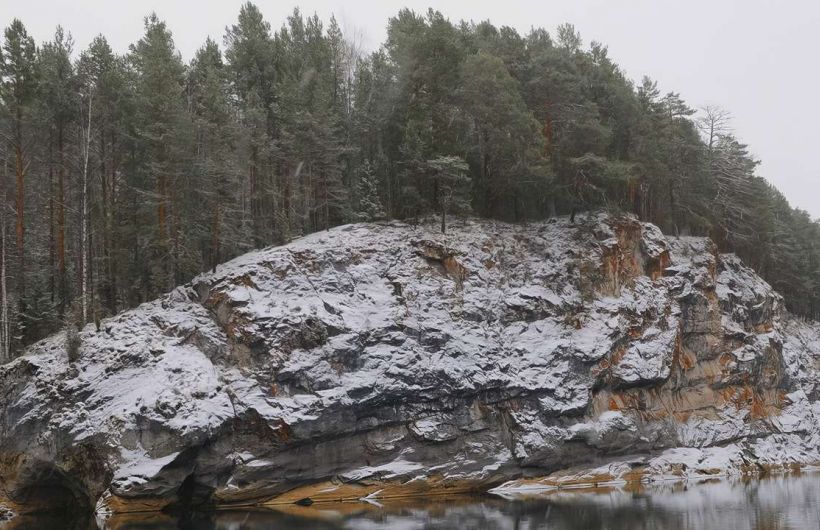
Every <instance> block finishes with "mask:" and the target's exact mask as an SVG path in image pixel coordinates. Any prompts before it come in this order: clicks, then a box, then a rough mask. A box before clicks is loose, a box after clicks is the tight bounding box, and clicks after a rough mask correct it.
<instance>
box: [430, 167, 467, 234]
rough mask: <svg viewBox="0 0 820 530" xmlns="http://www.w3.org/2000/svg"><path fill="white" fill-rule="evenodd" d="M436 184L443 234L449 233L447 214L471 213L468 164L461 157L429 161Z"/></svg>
mask: <svg viewBox="0 0 820 530" xmlns="http://www.w3.org/2000/svg"><path fill="white" fill-rule="evenodd" d="M427 165H428V166H429V168H430V170H431V173H432V176H433V181H434V183H435V197H436V204H437V206H438V208H439V212H440V213H441V233H442V234H444V233H446V231H447V213H465V212H469V211H470V192H471V188H472V179H471V178H470V176H469V175H468V174H467V170H468V167H467V163H466V162H465V161H464V159H463V158H461V157H459V156H440V157H437V158H434V159H432V160H428V161H427Z"/></svg>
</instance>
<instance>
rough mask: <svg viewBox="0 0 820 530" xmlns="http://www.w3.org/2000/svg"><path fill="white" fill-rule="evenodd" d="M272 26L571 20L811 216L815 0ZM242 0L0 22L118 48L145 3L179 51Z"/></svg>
mask: <svg viewBox="0 0 820 530" xmlns="http://www.w3.org/2000/svg"><path fill="white" fill-rule="evenodd" d="M256 3H257V5H258V6H259V7H260V9H261V10H262V12H263V13H264V14H265V16H266V17H267V19H268V21H269V22H270V23H271V25H272V26H273V27H274V28H278V27H279V26H280V25H281V24H282V22H284V20H285V17H286V16H287V15H288V14H289V13H290V12H291V11H292V9H293V7H294V6H296V5H298V6H299V7H300V8H301V9H302V11H303V12H305V13H308V14H312V13H313V12H317V13H318V14H319V16H320V17H322V18H324V19H325V20H327V18H328V17H329V16H330V14H331V13H335V14H336V18H337V19H338V20H339V22H340V24H341V25H342V26H343V27H344V28H345V30H346V31H351V30H354V29H355V30H357V31H362V32H363V33H364V35H365V39H366V44H367V45H368V46H369V47H371V48H374V47H377V46H378V44H380V43H381V42H382V41H383V39H384V36H385V27H386V23H387V19H388V17H390V16H392V15H393V14H395V13H396V12H397V11H398V9H399V8H401V7H404V6H407V7H410V8H413V9H415V10H417V11H422V12H423V11H426V9H427V7H430V6H432V7H434V8H436V9H438V10H440V11H442V12H443V13H444V14H445V15H447V16H448V17H450V18H451V19H452V20H454V21H456V20H459V19H468V20H474V21H480V20H484V19H490V20H491V21H492V22H493V23H494V24H496V25H497V26H501V25H509V26H512V27H514V28H516V29H518V30H519V32H521V33H526V32H527V31H528V30H529V28H530V27H532V26H543V27H545V28H547V29H548V30H553V29H554V28H555V27H556V26H557V25H558V24H560V23H562V22H571V23H573V24H575V26H576V28H577V29H578V30H579V31H580V32H581V35H582V36H583V38H584V41H585V43H589V41H590V40H597V41H600V42H603V43H604V44H606V45H607V46H609V50H610V56H611V57H612V58H613V59H614V60H615V61H616V62H617V63H618V64H619V65H620V66H621V67H622V68H623V69H624V70H625V71H626V73H627V74H628V75H629V76H630V77H631V78H633V79H636V80H639V79H640V78H641V76H643V75H645V74H646V75H649V76H650V77H652V78H653V79H655V80H657V81H658V83H659V86H660V88H661V90H662V91H664V92H665V91H669V90H674V91H676V92H680V93H681V95H682V96H683V97H684V98H685V99H686V101H687V102H688V103H689V104H690V105H692V106H695V107H699V106H703V105H707V104H714V105H719V106H721V107H724V108H726V109H727V110H729V111H730V112H731V113H732V114H733V116H734V128H735V132H736V133H737V135H738V136H739V137H740V138H741V139H742V140H743V141H745V142H746V143H748V144H749V145H750V146H751V149H752V152H753V153H754V154H755V155H756V156H757V157H758V158H760V159H761V160H762V162H763V164H762V166H761V168H760V171H759V173H760V174H761V175H763V176H765V177H767V178H768V179H769V180H770V181H771V182H772V183H774V184H775V185H776V186H777V187H778V188H779V189H780V190H781V191H783V192H784V193H785V195H786V197H788V199H789V201H790V202H791V203H792V205H795V206H799V207H800V208H803V209H806V210H808V211H809V212H810V213H811V214H812V216H813V217H820V179H818V177H817V171H818V168H820V146H818V145H817V142H818V139H820V138H819V137H820V135H818V129H817V126H818V124H820V107H818V105H817V104H816V91H817V87H818V81H819V80H820V73H819V72H818V68H817V60H816V50H817V39H816V36H815V34H814V32H815V31H817V28H820V3H818V2H814V1H810V0H803V1H798V0H789V1H780V2H776V1H774V0H772V1H765V0H686V1H683V0H680V1H675V2H673V1H671V0H530V1H525V0H495V1H491V2H489V1H479V0H473V1H469V0H451V1H447V2H443V1H438V2H436V1H433V0H427V1H417V0H381V1H375V0H368V1H347V2H344V1H339V0H302V1H297V0H291V1H290V2H288V1H283V0H257V2H256ZM241 4H242V1H241V0H199V1H194V0H164V1H161V0H142V1H130V0H0V24H2V25H3V26H6V25H7V24H8V23H9V22H10V21H11V19H12V17H18V18H20V19H22V20H23V22H24V23H25V24H26V27H27V28H28V29H29V32H30V33H31V34H32V35H33V36H34V37H35V38H36V39H37V41H38V43H39V42H42V41H43V40H45V39H48V38H50V37H51V35H52V34H53V30H54V27H55V26H56V25H57V24H61V25H63V27H65V28H66V29H67V30H69V31H71V33H72V34H73V35H74V38H75V40H76V42H77V45H78V47H80V48H82V47H85V46H86V45H87V44H88V43H89V42H90V40H91V39H92V38H93V37H94V35H96V34H98V33H103V34H104V35H105V36H106V37H107V38H108V40H109V42H110V43H111V45H112V46H113V47H114V48H115V50H117V51H120V52H123V51H125V50H126V49H127V47H128V44H130V43H132V42H135V41H136V40H138V39H139V37H140V35H141V34H142V23H143V22H142V19H143V17H144V16H145V15H146V14H148V13H150V12H151V11H156V12H157V14H158V15H159V16H160V17H161V18H162V19H164V20H165V21H166V22H167V23H168V26H169V27H170V29H171V30H172V31H173V33H174V37H175V40H176V44H177V47H178V48H179V49H180V51H181V52H182V55H183V57H184V58H185V59H186V60H188V59H190V57H191V56H192V54H193V52H194V50H196V48H198V47H199V46H200V45H201V44H202V42H203V41H204V40H205V37H206V36H208V35H210V36H212V37H214V38H215V39H216V40H217V41H218V42H220V43H221V42H222V35H223V34H224V29H225V26H226V25H228V24H231V23H233V22H234V21H235V19H236V15H237V13H238V11H239V6H240V5H241Z"/></svg>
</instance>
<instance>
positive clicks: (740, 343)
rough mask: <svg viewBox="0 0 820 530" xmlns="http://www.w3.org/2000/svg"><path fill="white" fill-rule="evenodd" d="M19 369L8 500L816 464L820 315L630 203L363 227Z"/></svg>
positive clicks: (103, 329)
mask: <svg viewBox="0 0 820 530" xmlns="http://www.w3.org/2000/svg"><path fill="white" fill-rule="evenodd" d="M80 335H81V339H82V346H81V348H80V353H79V359H78V360H77V361H76V362H73V363H70V362H68V360H67V354H66V348H65V337H64V336H61V335H57V336H54V337H51V338H49V339H47V340H44V341H42V342H40V343H38V344H35V345H34V346H32V347H31V348H29V349H28V351H27V352H26V354H25V355H24V356H23V357H20V358H18V359H16V360H15V361H13V362H12V363H9V364H7V365H5V366H2V367H0V396H2V402H0V477H1V478H0V504H5V506H6V508H7V509H11V510H14V511H26V510H33V509H39V508H42V507H44V506H48V507H58V506H80V507H82V506H85V507H87V508H93V507H96V508H97V509H98V510H99V511H101V512H122V511H130V510H146V509H162V508H166V507H172V506H174V505H190V504H198V503H206V504H218V505H247V504H274V503H283V502H300V503H303V504H308V503H311V502H318V501H323V500H339V499H361V498H383V497H390V496H400V495H410V494H423V493H437V492H442V491H445V492H457V491H466V490H475V489H481V490H486V489H489V488H493V487H495V488H496V491H499V492H510V491H515V490H516V489H520V488H530V487H550V486H555V485H560V484H579V483H583V484H594V483H600V482H608V481H618V480H630V479H636V480H637V479H641V480H650V479H652V478H655V477H666V476H677V477H681V476H683V477H686V476H702V475H712V474H717V473H723V472H757V471H759V470H763V469H768V468H770V467H774V466H795V465H807V464H815V463H818V462H820V425H819V424H818V417H820V405H818V403H820V386H818V374H820V326H818V325H815V324H810V323H804V322H800V321H797V320H795V319H793V318H791V317H790V316H789V315H787V314H786V313H785V311H784V308H783V303H782V300H781V297H780V296H779V295H778V294H777V293H775V292H774V291H772V289H771V288H770V287H769V285H768V284H766V283H765V282H763V281H762V280H761V279H760V278H758V277H757V276H756V275H755V274H754V273H753V272H752V271H751V270H750V269H748V268H746V267H744V266H743V265H742V264H741V263H740V262H739V260H738V259H737V258H735V257H734V256H732V255H720V254H718V252H717V250H716V248H715V246H714V245H713V244H712V243H711V242H710V241H709V240H706V239H701V238H669V237H664V236H663V235H662V234H661V233H660V232H659V230H658V229H657V228H656V227H654V226H652V225H647V224H642V223H639V222H637V221H636V220H634V219H631V218H614V217H607V216H603V215H600V216H593V217H591V218H589V219H587V220H585V221H582V222H579V223H576V224H571V223H569V221H568V220H566V219H558V220H554V221H552V222H548V223H541V224H528V225H511V224H503V223H496V222H492V221H462V222H458V223H454V224H453V226H452V227H451V228H450V232H449V233H448V234H447V235H446V236H442V235H440V234H438V233H436V231H435V227H434V226H433V225H430V226H424V225H423V226H410V225H406V224H400V223H386V224H362V225H350V226H343V227H339V228H335V229H333V230H329V231H326V232H322V233H317V234H313V235H311V236H309V237H306V238H303V239H300V240H298V241H295V242H293V243H290V244H288V245H285V246H282V247H275V248H269V249H265V250H262V251H258V252H253V253H250V254H247V255H245V256H242V257H240V258H237V259H235V260H233V261H231V262H229V263H226V264H224V265H222V266H220V267H218V268H217V269H216V270H215V271H214V272H213V273H209V274H204V275H201V276H200V277H198V278H196V279H195V280H194V281H192V282H191V283H190V284H188V285H185V286H182V287H179V288H177V289H175V290H174V291H173V292H171V293H169V294H168V295H166V296H165V297H163V298H161V299H159V300H157V301H154V302H151V303H147V304H144V305H142V306H140V307H138V308H136V309H134V310H131V311H128V312H125V313H123V314H120V315H118V316H116V317H114V318H111V319H108V320H105V321H103V322H102V324H101V326H100V329H99V330H97V329H95V327H94V326H88V327H86V328H85V329H84V330H83V331H82V332H81V334H80Z"/></svg>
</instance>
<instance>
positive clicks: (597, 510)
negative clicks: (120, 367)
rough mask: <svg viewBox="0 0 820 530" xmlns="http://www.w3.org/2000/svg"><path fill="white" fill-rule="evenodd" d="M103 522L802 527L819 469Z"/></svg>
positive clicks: (456, 528) (69, 525) (146, 529)
mask: <svg viewBox="0 0 820 530" xmlns="http://www.w3.org/2000/svg"><path fill="white" fill-rule="evenodd" d="M35 528H36V529H38V530H40V529H42V530H56V529H58V528H59V529H60V530H64V529H68V530H99V528H100V527H98V525H97V523H95V522H94V521H93V520H91V519H89V520H80V521H74V522H71V521H67V520H65V518H63V519H62V520H61V519H60V518H59V517H40V518H26V519H19V520H17V521H15V522H14V523H13V524H11V525H10V526H8V527H3V530H28V529H32V530H33V529H35ZM101 528H103V529H104V530H172V529H173V530H176V529H182V530H261V529H266V530H267V529H270V530H303V529H304V530H307V529H310V530H341V529H345V530H536V529H550V530H580V529H584V530H587V529H607V530H661V529H662V530H695V529H703V528H720V529H728V530H753V529H754V530H786V529H789V530H801V529H817V528H820V474H809V475H802V476H790V477H776V478H769V479H766V480H762V481H752V482H728V481H723V482H713V483H701V484H695V485H693V484H688V485H687V484H668V485H663V486H659V487H653V488H648V489H643V490H640V491H632V492H628V491H621V490H616V491H599V492H597V493H591V494H590V493H585V494H579V493H572V492H559V493H552V494H549V495H543V494H541V495H532V496H529V497H527V498H519V499H514V500H504V499H499V498H494V497H481V498H464V497H460V498H442V499H436V500H429V501H426V502H413V503H409V502H407V503H403V504H390V505H387V506H383V507H379V506H371V505H362V504H344V505H333V506H325V507H322V508H317V507H316V506H312V507H299V506H292V507H287V508H286V509H285V510H283V511H275V512H273V511H265V512H221V513H217V514H210V515H201V516H192V517H187V518H183V519H179V518H172V517H170V516H166V515H161V514H157V515H153V514H152V515H142V516H138V517H134V516H131V517H129V518H113V519H110V520H109V521H108V522H107V523H105V524H103V525H102V527H101Z"/></svg>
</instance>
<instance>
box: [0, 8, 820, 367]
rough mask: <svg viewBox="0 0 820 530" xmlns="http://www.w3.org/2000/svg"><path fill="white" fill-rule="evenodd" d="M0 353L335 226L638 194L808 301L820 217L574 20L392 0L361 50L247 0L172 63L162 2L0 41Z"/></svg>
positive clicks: (313, 21) (620, 201) (667, 218)
mask: <svg viewBox="0 0 820 530" xmlns="http://www.w3.org/2000/svg"><path fill="white" fill-rule="evenodd" d="M0 160H2V164H3V166H2V175H0V359H8V358H10V357H12V356H13V355H14V354H15V352H17V351H19V350H20V348H21V347H22V346H25V345H26V344H29V343H31V342H32V341H34V340H37V339H39V338H41V337H43V336H45V335H47V334H49V333H51V332H53V331H55V330H57V329H59V328H60V327H61V326H64V325H66V323H67V322H68V323H70V324H71V325H76V324H81V323H87V322H93V321H97V322H99V319H100V318H102V317H104V316H107V315H111V314H114V313H116V312H118V311H120V310H123V309H125V308H129V307H133V306H135V305H137V304H139V303H141V302H143V301H146V300H150V299H152V298H154V297H156V296H157V295H158V294H160V293H162V292H164V291H167V290H169V289H171V288H172V287H174V286H175V285H177V284H179V283H182V282H184V281H186V280H189V279H190V278H191V277H192V276H194V275H195V274H197V273H199V272H201V271H203V270H207V269H210V268H212V267H214V266H215V265H216V264H218V263H220V262H222V261H225V260H226V259H229V258H231V257H233V256H236V255H238V254H240V253H243V252H245V251H247V250H250V249H253V248H258V247H261V246H265V245H270V244H278V243H282V242H285V241H288V240H289V239H291V238H293V237H296V236H299V235H302V234H306V233H309V232H313V231H316V230H322V229H325V228H328V227H330V226H333V225H337V224H340V223H345V222H351V221H356V220H376V219H383V218H417V217H419V216H423V215H428V214H436V215H439V216H440V217H441V221H442V229H445V228H446V227H445V224H444V223H445V215H444V214H446V213H456V212H472V213H473V214H475V215H479V216H484V217H492V218H497V219H502V220H509V221H525V220H532V219H544V218H548V217H550V216H555V215H566V214H569V215H572V216H573V217H574V216H575V214H576V213H578V212H581V211H584V210H590V209H595V208H608V209H612V210H617V211H628V212H633V213H635V214H636V215H638V216H639V217H640V218H641V219H643V220H646V221H650V222H653V223H656V224H658V225H659V226H661V228H662V229H663V230H664V231H665V232H666V233H670V234H681V235H684V234H692V235H708V236H711V237H713V238H714V239H715V240H716V241H717V242H718V244H719V245H720V247H721V248H722V249H723V250H725V251H733V252H737V253H738V254H739V255H740V256H741V257H742V258H743V259H744V260H746V262H747V263H749V264H750V265H751V266H753V267H754V268H755V269H756V270H757V271H758V272H759V273H760V274H761V275H762V276H763V277H764V278H766V279H767V280H768V281H769V282H770V283H771V284H772V285H773V286H774V287H775V288H776V289H778V290H779V291H780V292H781V293H783V294H784V295H785V297H786V300H787V302H788V306H789V308H790V309H791V310H792V311H793V312H795V313H797V314H799V315H803V316H807V317H817V316H818V315H820V225H818V223H816V222H814V221H813V220H812V219H811V218H810V216H809V215H808V214H807V213H806V212H804V211H801V210H796V209H793V208H791V207H790V206H789V204H788V202H787V201H786V200H785V198H784V197H783V196H782V195H781V194H780V193H779V192H778V191H777V190H776V189H774V188H773V187H772V186H770V185H769V184H768V183H767V182H766V181H765V180H764V179H763V178H761V177H759V176H757V175H756V174H755V168H756V166H757V161H756V160H755V159H754V158H753V156H752V155H751V154H750V153H749V150H748V148H747V146H746V145H744V144H743V143H742V142H741V141H740V140H739V139H738V138H736V137H735V136H734V135H733V133H732V130H731V123H730V119H729V115H728V113H726V112H725V111H723V110H721V109H717V108H706V109H701V110H699V111H697V112H696V111H695V109H693V108H692V107H690V106H689V105H688V104H687V103H686V102H685V101H683V100H682V99H681V97H680V96H679V95H678V94H676V93H674V92H669V93H662V92H661V91H660V90H659V89H658V87H657V84H656V83H654V82H652V81H651V80H650V79H648V78H644V79H643V80H642V81H641V82H640V83H635V82H633V81H632V80H630V79H628V78H627V77H626V76H625V75H624V74H623V72H622V71H621V70H620V69H619V67H618V66H617V64H615V62H613V60H612V59H611V58H610V57H609V55H608V52H607V48H606V47H605V46H603V45H602V44H600V43H596V42H593V43H591V44H590V45H589V46H584V44H583V43H582V40H581V37H580V35H579V34H578V32H577V31H576V30H575V29H574V27H573V26H571V25H568V24H564V25H561V26H559V27H558V28H557V31H556V32H555V33H554V34H550V33H548V32H547V31H546V30H544V29H534V30H532V31H530V32H529V33H528V34H527V35H521V34H519V33H517V32H516V31H515V30H514V29H511V28H509V27H500V28H498V27H495V26H493V25H492V24H491V23H489V22H481V23H472V22H459V23H454V22H451V21H450V20H448V19H447V18H446V17H444V16H443V15H442V14H441V13H439V12H437V11H433V10H430V11H428V12H427V13H424V14H419V13H415V12H413V11H410V10H402V11H400V12H399V13H398V14H397V15H396V16H395V17H393V18H391V19H390V20H389V21H388V28H387V40H386V42H385V43H384V44H383V45H382V46H381V47H380V48H379V49H378V50H377V51H375V52H367V53H366V52H365V51H363V50H362V49H361V46H360V43H357V42H356V39H354V38H351V36H349V35H345V34H344V32H343V31H342V29H341V28H340V26H339V24H338V23H337V22H336V21H335V20H334V19H331V20H330V21H329V22H328V23H326V24H325V23H324V22H323V21H321V20H320V19H319V18H318V17H317V16H315V15H314V16H304V15H303V14H301V13H300V12H299V11H294V13H293V15H292V16H290V17H288V19H287V20H286V21H285V22H284V24H283V25H282V26H281V27H279V28H278V29H274V28H272V26H271V25H270V23H269V22H267V21H266V20H265V19H264V17H263V16H262V14H261V12H260V10H259V9H258V8H257V7H256V6H254V5H253V4H251V3H248V4H245V5H244V6H243V7H242V8H241V11H240V13H239V16H238V19H237V20H236V21H235V22H233V23H232V24H230V25H229V26H228V27H227V28H226V33H225V35H224V38H223V39H222V42H221V43H220V42H217V41H214V40H212V39H208V40H206V42H205V43H204V44H203V45H202V47H201V48H200V49H199V50H198V51H197V52H196V54H195V56H194V57H193V59H192V60H191V61H190V62H189V63H187V64H186V63H185V62H183V60H182V58H181V55H180V53H179V52H178V51H177V50H176V48H175V46H174V41H173V38H172V34H171V32H170V30H169V29H168V28H167V27H166V24H165V23H164V22H163V21H162V20H160V19H158V18H157V17H156V16H155V15H150V16H148V17H147V18H146V19H145V32H144V35H143V36H142V38H141V39H140V40H139V41H138V42H136V43H135V44H133V45H131V46H130V48H129V50H128V52H127V53H125V54H123V55H120V54H117V53H115V52H114V51H113V50H112V49H111V47H110V46H109V44H108V43H107V42H106V39H105V37H104V36H98V37H97V38H95V39H94V40H93V42H92V43H91V44H90V45H89V46H88V48H86V49H84V50H76V49H75V47H74V43H73V40H72V38H71V36H70V34H69V33H68V32H66V31H65V30H63V29H62V28H57V30H56V32H55V34H54V36H53V39H52V40H50V41H49V42H44V43H41V44H39V45H38V44H37V43H35V42H34V40H33V38H32V37H31V36H30V35H29V34H28V33H27V31H26V28H25V26H24V25H23V23H22V22H21V21H19V20H14V21H12V22H11V24H10V25H9V26H8V27H6V28H5V31H4V34H3V39H2V48H1V49H0Z"/></svg>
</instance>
